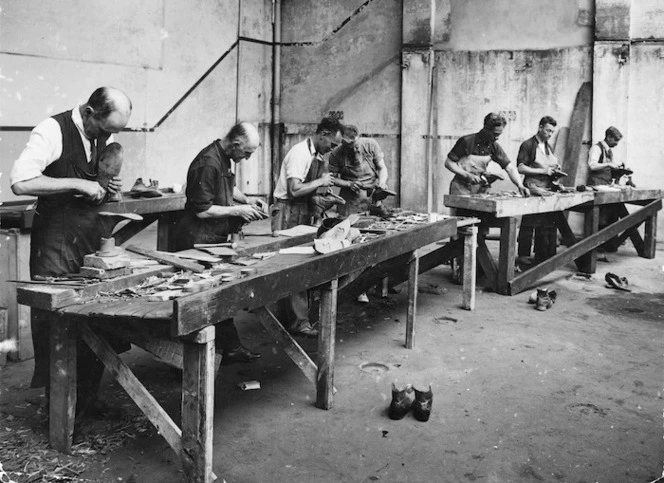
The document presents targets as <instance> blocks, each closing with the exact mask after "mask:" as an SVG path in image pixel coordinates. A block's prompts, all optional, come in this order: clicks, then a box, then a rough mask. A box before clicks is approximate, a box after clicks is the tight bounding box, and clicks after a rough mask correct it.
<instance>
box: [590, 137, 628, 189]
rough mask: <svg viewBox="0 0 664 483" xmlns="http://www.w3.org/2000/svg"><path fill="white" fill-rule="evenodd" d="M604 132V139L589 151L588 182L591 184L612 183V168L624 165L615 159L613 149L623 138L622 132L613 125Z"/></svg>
mask: <svg viewBox="0 0 664 483" xmlns="http://www.w3.org/2000/svg"><path fill="white" fill-rule="evenodd" d="M604 134H605V135H604V140H603V141H600V142H598V143H597V144H595V145H593V146H592V147H591V148H590V152H589V153H588V169H589V172H588V184H589V185H590V186H597V185H609V184H611V180H612V179H613V177H612V176H611V170H612V169H618V168H621V167H623V164H622V163H619V162H618V161H615V160H614V158H613V149H612V148H615V147H616V146H617V145H618V143H619V142H620V140H621V139H622V137H623V135H622V133H621V132H620V131H618V129H617V128H615V127H613V126H611V127H609V128H608V129H607V130H606V132H605V133H604Z"/></svg>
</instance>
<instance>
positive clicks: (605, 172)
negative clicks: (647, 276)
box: [588, 126, 624, 252]
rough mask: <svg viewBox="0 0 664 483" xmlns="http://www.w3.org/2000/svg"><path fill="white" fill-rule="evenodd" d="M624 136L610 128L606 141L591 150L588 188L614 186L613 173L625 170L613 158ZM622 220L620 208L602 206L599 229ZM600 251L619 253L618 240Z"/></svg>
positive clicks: (606, 133)
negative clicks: (621, 169)
mask: <svg viewBox="0 0 664 483" xmlns="http://www.w3.org/2000/svg"><path fill="white" fill-rule="evenodd" d="M622 137H623V135H622V133H621V132H620V131H619V130H618V128H616V127H613V126H611V127H609V128H608V129H607V130H606V132H605V133H604V140H602V141H600V142H598V143H597V144H595V145H593V146H592V147H591V148H590V152H589V153H588V186H608V185H610V184H613V171H614V170H617V169H620V168H624V163H619V162H618V161H616V160H615V158H614V156H613V148H615V147H616V146H617V145H618V143H619V142H620V140H621V139H622ZM619 218H620V213H619V208H618V207H616V206H611V205H606V206H600V210H599V229H600V230H601V229H602V228H605V227H607V226H609V225H611V224H612V223H614V222H616V221H618V219H619ZM599 251H606V252H616V251H618V238H617V237H614V238H612V239H610V240H608V241H606V242H605V243H604V244H602V245H601V246H600V247H599Z"/></svg>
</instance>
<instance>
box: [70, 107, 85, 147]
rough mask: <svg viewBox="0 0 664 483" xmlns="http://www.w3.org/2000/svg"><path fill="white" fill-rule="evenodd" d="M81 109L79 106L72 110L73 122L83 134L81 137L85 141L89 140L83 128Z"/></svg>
mask: <svg viewBox="0 0 664 483" xmlns="http://www.w3.org/2000/svg"><path fill="white" fill-rule="evenodd" d="M80 107H81V105H80V104H78V105H77V106H76V107H75V108H74V109H72V111H71V120H72V121H74V125H75V126H76V129H78V132H79V133H81V136H82V137H84V138H85V139H88V138H87V136H86V135H85V129H84V128H83V118H82V117H81V110H80ZM88 142H89V140H88Z"/></svg>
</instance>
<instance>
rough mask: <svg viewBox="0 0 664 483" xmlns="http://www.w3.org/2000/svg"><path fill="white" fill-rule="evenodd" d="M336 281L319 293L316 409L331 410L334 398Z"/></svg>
mask: <svg viewBox="0 0 664 483" xmlns="http://www.w3.org/2000/svg"><path fill="white" fill-rule="evenodd" d="M338 284H339V282H338V280H332V281H331V282H330V283H329V284H328V285H327V286H324V287H323V288H321V291H320V331H319V333H318V380H317V383H316V407H318V408H320V409H331V408H332V404H333V398H334V346H335V335H336V331H337V288H338Z"/></svg>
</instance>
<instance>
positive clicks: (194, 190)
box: [187, 165, 220, 213]
mask: <svg viewBox="0 0 664 483" xmlns="http://www.w3.org/2000/svg"><path fill="white" fill-rule="evenodd" d="M219 180H220V173H219V170H217V169H216V168H214V167H212V166H209V165H204V166H201V167H200V168H198V169H197V170H196V171H194V172H193V173H192V177H191V179H190V180H188V181H187V184H188V185H190V186H191V189H190V190H189V191H188V193H187V201H188V204H189V205H190V206H191V208H192V209H193V210H194V211H195V212H196V213H201V212H203V211H207V210H209V209H210V207H211V206H212V205H213V204H214V200H215V196H216V193H217V192H218V191H219Z"/></svg>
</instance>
